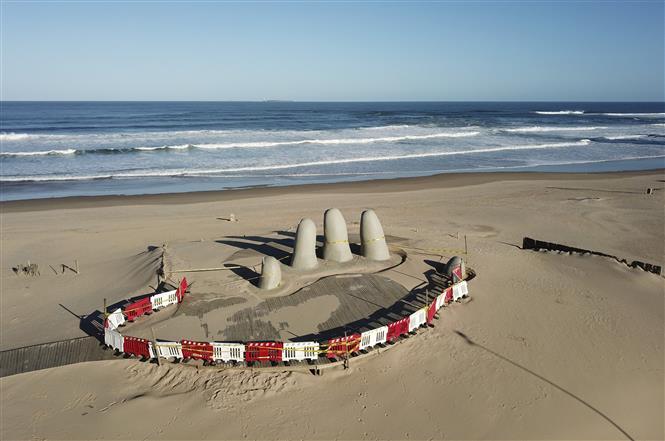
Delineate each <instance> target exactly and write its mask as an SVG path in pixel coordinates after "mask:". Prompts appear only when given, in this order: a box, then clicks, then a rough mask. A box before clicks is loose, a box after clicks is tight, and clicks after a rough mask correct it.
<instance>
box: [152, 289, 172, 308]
mask: <svg viewBox="0 0 665 441" xmlns="http://www.w3.org/2000/svg"><path fill="white" fill-rule="evenodd" d="M176 291H177V290H175V289H174V290H173V291H167V292H161V293H159V294H155V295H154V296H150V303H152V309H153V310H156V309H161V308H165V307H167V306H169V305H175V304H176V303H178V295H177V294H176Z"/></svg>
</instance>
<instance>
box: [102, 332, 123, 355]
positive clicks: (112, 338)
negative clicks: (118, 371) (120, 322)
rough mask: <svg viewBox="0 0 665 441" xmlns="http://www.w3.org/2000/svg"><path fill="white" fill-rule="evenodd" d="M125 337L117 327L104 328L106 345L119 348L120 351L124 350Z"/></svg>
mask: <svg viewBox="0 0 665 441" xmlns="http://www.w3.org/2000/svg"><path fill="white" fill-rule="evenodd" d="M124 339H125V338H124V337H123V336H122V334H120V333H119V332H118V331H116V330H115V329H111V328H106V329H104V343H105V344H106V346H109V347H111V348H113V349H117V350H118V352H124V349H125V347H124Z"/></svg>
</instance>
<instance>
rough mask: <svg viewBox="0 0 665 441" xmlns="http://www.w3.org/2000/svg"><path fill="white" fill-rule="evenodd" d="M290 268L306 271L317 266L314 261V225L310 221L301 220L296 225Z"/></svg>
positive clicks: (315, 260)
mask: <svg viewBox="0 0 665 441" xmlns="http://www.w3.org/2000/svg"><path fill="white" fill-rule="evenodd" d="M291 266H292V267H293V268H295V269H300V270H308V269H312V268H316V267H317V266H318V261H317V259H316V224H315V223H314V221H313V220H311V219H307V218H305V219H302V220H301V221H300V223H299V224H298V230H297V231H296V243H295V245H294V247H293V256H292V257H291Z"/></svg>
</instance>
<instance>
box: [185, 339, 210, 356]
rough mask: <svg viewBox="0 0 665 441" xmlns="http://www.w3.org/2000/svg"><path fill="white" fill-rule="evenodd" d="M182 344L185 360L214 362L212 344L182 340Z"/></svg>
mask: <svg viewBox="0 0 665 441" xmlns="http://www.w3.org/2000/svg"><path fill="white" fill-rule="evenodd" d="M180 344H181V345H182V358H183V359H185V360H187V359H190V358H191V359H192V360H205V361H213V356H212V355H213V354H212V352H213V351H212V343H208V342H200V341H191V340H182V341H181V342H180Z"/></svg>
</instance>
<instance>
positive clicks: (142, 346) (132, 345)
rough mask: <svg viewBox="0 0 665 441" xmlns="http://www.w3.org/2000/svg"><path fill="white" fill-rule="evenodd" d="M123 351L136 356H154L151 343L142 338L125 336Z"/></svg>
mask: <svg viewBox="0 0 665 441" xmlns="http://www.w3.org/2000/svg"><path fill="white" fill-rule="evenodd" d="M123 352H124V353H125V354H129V355H134V356H136V357H144V358H154V353H153V351H152V344H151V343H150V342H149V341H148V340H146V339H144V338H138V337H125V341H124V351H123Z"/></svg>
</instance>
